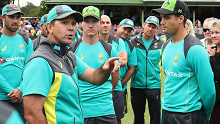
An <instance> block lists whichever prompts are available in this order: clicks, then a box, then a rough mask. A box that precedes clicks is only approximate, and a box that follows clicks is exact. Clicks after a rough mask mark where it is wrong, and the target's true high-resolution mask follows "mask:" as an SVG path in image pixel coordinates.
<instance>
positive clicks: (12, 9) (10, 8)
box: [2, 4, 24, 15]
mask: <svg viewBox="0 0 220 124" xmlns="http://www.w3.org/2000/svg"><path fill="white" fill-rule="evenodd" d="M16 13H19V14H21V15H24V13H23V12H21V9H20V8H19V7H18V6H17V5H14V4H8V5H6V6H4V8H3V9H2V15H13V14H16Z"/></svg>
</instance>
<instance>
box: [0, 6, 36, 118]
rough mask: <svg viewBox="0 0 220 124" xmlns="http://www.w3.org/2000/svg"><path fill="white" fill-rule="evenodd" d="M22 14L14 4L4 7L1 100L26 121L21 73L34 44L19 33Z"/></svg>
mask: <svg viewBox="0 0 220 124" xmlns="http://www.w3.org/2000/svg"><path fill="white" fill-rule="evenodd" d="M22 15H24V14H23V13H22V12H21V9H20V8H19V7H18V6H17V5H14V4H8V5H6V6H5V7H4V8H3V9H2V15H1V19H2V20H3V21H4V27H3V29H2V30H1V33H0V70H1V71H0V100H1V101H3V102H5V103H7V104H9V105H11V106H13V107H14V108H15V109H17V110H18V112H19V114H20V116H21V118H22V119H23V121H24V122H25V119H24V110H23V101H22V89H23V88H22V85H20V84H21V80H22V79H21V74H22V69H23V67H24V65H25V63H26V62H27V60H28V58H29V57H30V56H31V54H32V53H33V44H32V41H31V40H30V39H28V38H27V37H25V36H24V35H21V34H18V33H17V30H18V27H19V23H20V20H21V16H22ZM1 116H2V115H1Z"/></svg>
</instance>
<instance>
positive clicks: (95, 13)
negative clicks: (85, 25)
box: [82, 6, 101, 20]
mask: <svg viewBox="0 0 220 124" xmlns="http://www.w3.org/2000/svg"><path fill="white" fill-rule="evenodd" d="M82 14H83V20H84V19H85V18H86V17H88V16H92V17H95V18H96V19H98V20H100V19H101V18H100V11H99V9H98V8H97V7H94V6H87V7H85V8H84V9H83V11H82Z"/></svg>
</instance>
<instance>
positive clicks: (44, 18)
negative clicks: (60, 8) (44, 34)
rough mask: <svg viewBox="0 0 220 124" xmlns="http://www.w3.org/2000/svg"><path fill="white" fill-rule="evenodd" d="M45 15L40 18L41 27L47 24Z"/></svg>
mask: <svg viewBox="0 0 220 124" xmlns="http://www.w3.org/2000/svg"><path fill="white" fill-rule="evenodd" d="M47 15H48V14H45V15H43V16H42V17H41V19H40V24H41V25H43V24H44V25H46V24H47Z"/></svg>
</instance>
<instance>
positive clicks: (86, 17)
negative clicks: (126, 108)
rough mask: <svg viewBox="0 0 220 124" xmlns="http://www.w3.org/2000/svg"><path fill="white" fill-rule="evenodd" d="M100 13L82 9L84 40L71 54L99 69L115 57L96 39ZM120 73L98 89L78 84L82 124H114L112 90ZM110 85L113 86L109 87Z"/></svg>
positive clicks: (112, 76) (75, 44)
mask: <svg viewBox="0 0 220 124" xmlns="http://www.w3.org/2000/svg"><path fill="white" fill-rule="evenodd" d="M100 23H102V22H100V11H99V9H98V8H97V7H94V6H88V7H85V8H84V9H83V22H82V28H83V36H82V38H81V39H79V40H77V41H75V42H74V43H73V44H71V47H72V48H73V49H72V50H73V52H75V54H76V56H78V57H79V58H80V59H81V60H82V61H83V62H85V63H86V64H88V65H89V66H91V67H92V68H98V67H100V65H102V64H103V63H104V62H105V61H106V60H108V59H109V58H111V57H117V56H118V54H117V51H116V50H115V48H114V47H113V46H111V45H109V44H108V43H106V42H105V41H103V40H102V39H99V37H98V32H99V28H100ZM118 78H119V73H115V74H114V75H111V77H109V79H108V81H106V82H105V83H104V84H103V85H101V86H96V85H93V84H90V83H88V82H85V81H81V80H80V81H79V89H80V94H81V98H82V107H83V115H84V118H85V122H84V123H85V124H116V123H117V121H116V116H115V112H114V107H113V101H112V88H113V87H115V86H116V85H117V83H118ZM112 85H113V86H112Z"/></svg>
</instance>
